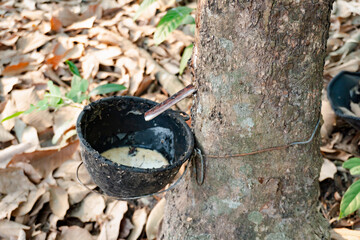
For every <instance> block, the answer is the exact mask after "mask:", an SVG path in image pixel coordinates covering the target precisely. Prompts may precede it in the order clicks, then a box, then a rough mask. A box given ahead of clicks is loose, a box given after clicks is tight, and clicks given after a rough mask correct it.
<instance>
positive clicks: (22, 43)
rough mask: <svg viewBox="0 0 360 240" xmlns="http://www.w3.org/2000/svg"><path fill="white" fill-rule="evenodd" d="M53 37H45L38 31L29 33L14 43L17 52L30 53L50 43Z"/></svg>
mask: <svg viewBox="0 0 360 240" xmlns="http://www.w3.org/2000/svg"><path fill="white" fill-rule="evenodd" d="M52 38H53V37H49V36H46V35H44V34H42V33H40V32H38V31H35V32H30V33H28V34H26V35H25V36H23V37H20V39H19V40H18V41H17V43H16V48H17V50H19V51H21V52H22V53H28V52H31V51H32V50H34V49H37V48H38V47H41V46H42V45H44V44H45V43H47V42H48V41H50V40H51V39H52Z"/></svg>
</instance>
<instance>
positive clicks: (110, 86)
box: [89, 83, 126, 96]
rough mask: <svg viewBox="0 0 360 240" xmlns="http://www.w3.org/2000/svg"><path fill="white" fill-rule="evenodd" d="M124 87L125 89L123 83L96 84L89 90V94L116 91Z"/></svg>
mask: <svg viewBox="0 0 360 240" xmlns="http://www.w3.org/2000/svg"><path fill="white" fill-rule="evenodd" d="M124 89H126V87H124V86H123V85H120V84H114V83H109V84H105V85H100V86H97V87H96V88H94V89H93V90H92V91H91V92H90V94H89V96H94V95H98V94H106V93H111V92H117V91H121V90H124Z"/></svg>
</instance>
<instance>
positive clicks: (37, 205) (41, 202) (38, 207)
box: [30, 192, 50, 217]
mask: <svg viewBox="0 0 360 240" xmlns="http://www.w3.org/2000/svg"><path fill="white" fill-rule="evenodd" d="M49 201H50V193H49V192H45V193H44V194H43V195H42V196H41V197H40V199H39V200H38V201H37V202H36V203H35V205H34V207H33V209H32V211H31V213H30V216H31V217H32V216H35V215H37V214H38V213H39V212H40V210H41V209H42V208H43V206H44V204H45V203H48V202H49Z"/></svg>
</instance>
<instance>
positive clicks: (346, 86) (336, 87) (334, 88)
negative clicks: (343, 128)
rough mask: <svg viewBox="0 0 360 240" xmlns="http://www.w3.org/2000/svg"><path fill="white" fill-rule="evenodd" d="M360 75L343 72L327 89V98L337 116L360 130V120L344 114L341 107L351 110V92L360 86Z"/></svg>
mask: <svg viewBox="0 0 360 240" xmlns="http://www.w3.org/2000/svg"><path fill="white" fill-rule="evenodd" d="M359 81H360V73H357V72H347V71H343V72H340V73H339V74H338V75H336V76H335V77H334V78H333V79H332V80H331V81H330V83H329V85H328V87H327V97H328V99H329V102H330V104H331V107H332V109H333V110H334V112H335V114H336V115H337V116H338V117H340V118H343V119H344V120H345V121H346V122H348V123H349V124H351V125H352V126H353V127H354V128H356V129H357V130H360V118H359V117H355V116H351V115H347V114H345V113H343V111H342V110H341V109H340V107H343V108H346V109H348V110H349V111H351V109H350V100H351V99H350V90H351V89H352V88H353V87H355V86H356V85H358V84H359Z"/></svg>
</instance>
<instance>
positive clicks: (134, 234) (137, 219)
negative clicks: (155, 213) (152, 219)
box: [128, 208, 147, 240]
mask: <svg viewBox="0 0 360 240" xmlns="http://www.w3.org/2000/svg"><path fill="white" fill-rule="evenodd" d="M146 217H147V213H146V209H145V208H142V209H137V210H135V212H134V214H133V216H132V222H133V224H134V229H133V230H132V231H131V233H130V236H129V238H128V240H136V239H138V237H139V236H140V234H141V232H142V230H143V227H144V225H145V223H146Z"/></svg>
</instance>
